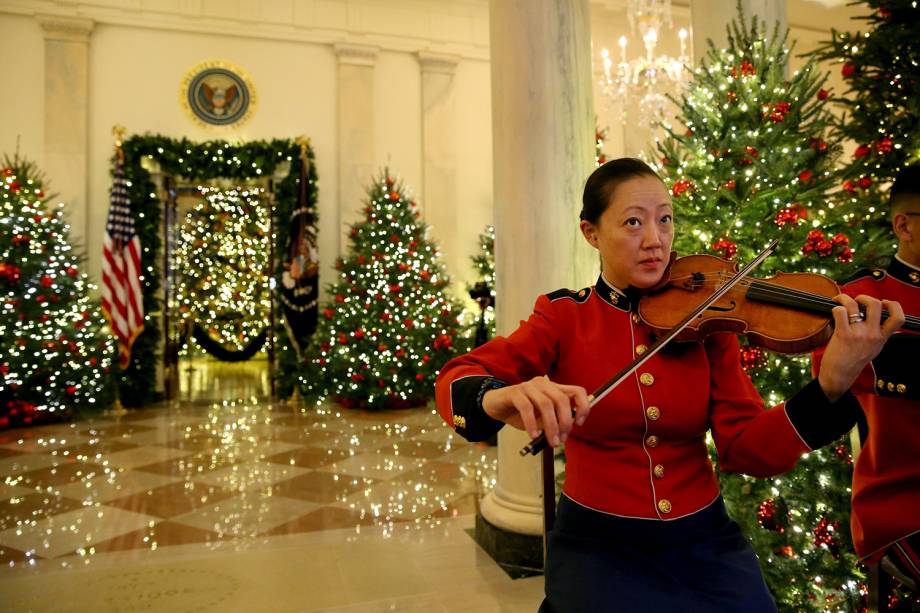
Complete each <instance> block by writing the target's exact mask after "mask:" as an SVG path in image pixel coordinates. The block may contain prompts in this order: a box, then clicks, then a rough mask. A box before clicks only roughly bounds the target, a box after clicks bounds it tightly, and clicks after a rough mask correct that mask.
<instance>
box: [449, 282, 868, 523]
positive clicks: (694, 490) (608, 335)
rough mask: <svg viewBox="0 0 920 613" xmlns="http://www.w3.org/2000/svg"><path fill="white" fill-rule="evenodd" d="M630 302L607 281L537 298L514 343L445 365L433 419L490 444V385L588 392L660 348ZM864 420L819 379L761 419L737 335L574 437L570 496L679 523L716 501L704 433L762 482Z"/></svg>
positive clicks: (659, 377)
mask: <svg viewBox="0 0 920 613" xmlns="http://www.w3.org/2000/svg"><path fill="white" fill-rule="evenodd" d="M634 303H635V299H632V298H630V297H628V296H626V295H623V294H621V293H618V292H616V291H615V290H614V289H613V288H611V287H610V286H608V285H607V284H606V283H605V282H604V280H603V278H601V279H599V280H598V283H597V285H596V286H595V287H593V288H586V289H583V290H581V291H578V292H573V291H569V290H559V291H557V292H553V293H551V294H548V295H544V296H541V297H540V298H539V299H537V302H536V306H535V307H534V312H533V314H532V315H531V316H530V318H529V319H528V320H527V321H524V322H521V325H520V327H519V328H518V329H517V330H516V331H515V332H514V333H512V334H511V335H510V336H508V337H507V338H504V337H498V338H495V339H494V340H492V341H490V342H489V343H487V344H485V345H483V346H481V347H479V348H477V349H475V350H474V351H472V352H470V353H468V354H466V355H463V356H460V357H457V358H455V359H453V360H451V361H450V362H448V363H447V364H446V365H445V366H444V368H443V369H442V371H441V374H440V375H439V377H438V382H437V387H436V397H437V398H436V399H437V405H438V411H439V412H440V414H441V416H442V417H443V418H444V419H445V420H446V421H447V422H448V423H449V424H451V425H453V426H454V427H455V429H456V430H457V432H458V433H460V434H461V435H462V436H464V437H466V438H468V439H470V440H483V439H485V438H488V437H489V436H491V435H492V434H494V433H495V432H497V431H498V430H499V429H500V428H501V427H502V425H503V424H502V422H499V421H496V420H493V419H491V418H490V417H489V416H488V415H486V414H485V412H484V411H483V409H482V396H483V395H484V393H485V392H486V391H488V390H489V389H490V388H491V387H500V386H502V385H506V384H515V383H519V382H522V381H525V380H528V379H531V378H533V377H535V376H539V375H544V374H545V375H548V376H549V378H550V379H552V380H553V381H556V382H558V383H565V384H573V385H581V386H583V387H584V388H585V389H586V390H588V392H589V393H590V392H591V391H593V390H594V389H596V388H597V387H599V386H600V385H601V384H602V383H604V382H605V381H606V380H607V379H609V378H610V377H611V376H612V375H613V374H615V373H616V372H617V371H619V370H620V369H621V368H622V367H623V366H625V365H626V364H627V363H629V362H630V361H631V360H633V359H634V358H635V357H636V355H637V354H639V353H642V352H643V351H645V349H646V348H647V347H648V346H650V345H651V344H652V343H653V338H652V331H651V329H649V328H648V327H647V326H645V325H644V324H642V323H640V322H639V319H638V316H636V315H635V313H634V308H633V307H634ZM858 413H859V405H858V403H857V402H856V399H855V398H854V397H853V396H852V395H850V394H847V395H846V396H844V398H842V399H841V400H838V402H837V403H835V404H834V405H831V404H830V403H829V401H828V400H827V398H826V396H825V395H824V393H823V391H822V390H821V388H820V386H818V384H817V381H813V382H812V383H810V384H809V385H808V386H806V387H805V388H804V389H803V390H802V391H801V392H800V393H799V394H797V395H796V396H795V397H794V398H793V399H790V400H789V401H788V402H786V403H785V404H784V405H780V406H777V407H775V408H773V409H771V410H768V411H765V410H764V406H763V403H762V401H761V399H760V396H759V395H758V394H757V392H756V390H755V389H754V386H753V385H752V384H751V381H750V379H749V378H748V377H747V375H746V374H745V373H744V371H743V370H742V368H741V363H740V359H739V348H738V341H737V339H736V337H735V336H734V335H730V334H719V335H715V336H713V337H710V339H709V340H707V341H706V342H705V343H700V342H692V343H680V344H676V345H673V346H672V347H670V348H665V350H663V351H662V352H659V353H658V354H656V355H655V356H654V357H653V358H651V360H649V361H648V362H647V363H646V364H645V365H644V366H643V367H642V368H641V369H640V370H639V371H638V372H636V373H635V375H634V376H633V377H632V378H631V379H629V380H627V381H625V382H624V383H623V384H621V385H620V386H619V387H618V388H616V389H614V390H613V391H612V392H610V393H609V394H608V395H607V396H606V397H605V398H604V399H603V400H602V401H601V402H599V403H598V404H597V405H595V406H594V408H593V409H592V410H591V414H590V416H589V417H588V419H587V421H586V422H585V423H584V425H582V426H580V427H579V426H575V427H574V429H573V430H572V433H571V434H570V436H569V438H568V441H567V442H566V481H565V486H564V492H565V494H566V495H567V496H568V497H569V498H571V499H572V500H574V501H576V502H578V503H580V504H582V505H584V506H587V507H590V508H592V509H595V510H599V511H603V512H606V513H612V514H615V515H620V516H625V517H639V518H648V519H661V520H669V519H676V518H678V517H682V516H685V515H688V514H691V513H694V512H696V511H698V510H700V509H702V508H704V507H706V506H707V505H709V504H710V503H711V502H712V501H713V500H714V499H715V498H716V497H717V496H718V495H719V486H718V482H717V480H716V478H715V475H714V473H713V469H712V465H711V463H710V461H709V456H708V453H707V448H706V438H705V437H706V432H707V431H711V432H712V435H713V438H714V440H715V444H716V446H717V448H718V451H719V462H720V465H721V468H722V469H723V470H727V471H736V472H743V473H747V474H749V475H753V476H759V477H766V476H772V475H777V474H780V473H783V472H786V471H788V470H790V469H792V468H793V467H794V466H795V463H796V461H797V459H798V458H799V457H800V456H801V455H802V454H803V453H805V452H807V451H809V450H810V449H812V448H815V447H817V446H822V445H825V444H827V443H829V442H831V441H833V440H834V439H836V438H837V437H838V436H840V435H841V434H842V433H844V432H846V431H848V430H849V429H851V428H852V427H853V425H854V423H855V419H856V416H857V415H858Z"/></svg>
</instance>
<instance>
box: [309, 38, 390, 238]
mask: <svg viewBox="0 0 920 613" xmlns="http://www.w3.org/2000/svg"><path fill="white" fill-rule="evenodd" d="M377 51H378V50H377V47H371V46H367V45H350V44H336V45H335V53H336V56H337V57H338V60H339V66H338V101H337V105H338V108H337V123H338V126H337V127H338V146H339V176H338V183H339V184H338V189H339V206H338V219H336V220H333V221H334V222H335V224H336V231H335V232H333V233H330V234H333V235H334V237H335V240H336V244H335V245H328V246H327V247H328V251H327V250H325V249H323V248H322V247H321V250H323V252H325V253H329V252H332V253H335V254H336V255H337V256H343V255H345V252H346V251H347V249H348V242H347V236H348V226H349V224H352V223H355V222H357V221H359V220H360V218H361V210H362V209H363V206H364V205H363V203H364V199H365V196H366V195H367V192H366V188H367V187H368V184H369V182H370V181H371V179H373V177H374V175H376V173H377V170H378V166H379V164H380V162H379V161H378V160H375V159H374V63H375V62H376V59H377Z"/></svg>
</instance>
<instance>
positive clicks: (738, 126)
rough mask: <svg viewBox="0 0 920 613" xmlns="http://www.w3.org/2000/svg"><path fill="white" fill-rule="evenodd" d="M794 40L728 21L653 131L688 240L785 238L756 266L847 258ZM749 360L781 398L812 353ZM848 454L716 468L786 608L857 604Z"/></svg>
mask: <svg viewBox="0 0 920 613" xmlns="http://www.w3.org/2000/svg"><path fill="white" fill-rule="evenodd" d="M790 53H791V49H790V48H787V46H786V36H785V35H783V36H781V35H780V33H779V32H778V31H777V30H774V32H773V33H772V35H771V36H770V37H769V38H767V36H766V32H765V31H764V29H763V28H762V27H761V26H760V25H759V24H758V23H757V21H756V20H753V21H751V22H747V21H746V20H745V19H744V18H743V17H741V18H740V19H739V20H738V21H736V22H735V23H733V24H731V25H730V27H729V41H728V46H727V48H726V49H716V48H715V47H714V46H713V45H712V43H711V42H710V45H709V51H708V53H707V56H706V58H705V60H704V61H703V62H702V65H701V66H700V67H699V68H697V69H696V70H694V73H693V78H692V80H691V83H690V84H689V88H688V90H687V93H686V94H685V96H684V97H683V99H682V101H681V111H682V117H681V119H682V121H683V124H684V127H683V128H680V129H678V128H675V127H669V128H668V129H667V130H666V131H667V134H668V136H667V137H666V139H665V140H664V141H663V142H660V143H659V144H658V153H657V157H660V162H659V164H658V169H659V170H660V172H661V174H662V176H663V177H665V179H666V181H667V182H668V185H669V186H670V187H671V190H672V195H673V200H674V209H675V219H676V224H677V227H678V228H679V231H678V232H677V237H678V238H677V240H676V241H675V249H677V251H678V253H679V254H682V255H683V254H692V253H708V254H712V255H718V256H721V257H724V258H728V259H731V260H735V261H738V262H741V263H746V262H748V261H750V260H751V259H752V258H753V256H754V255H755V254H756V253H757V252H759V251H760V250H761V249H763V247H765V245H766V243H767V242H769V241H770V240H771V239H773V238H778V239H779V241H780V242H779V247H778V249H777V251H776V253H775V254H774V255H773V256H771V257H770V258H768V259H767V261H766V262H765V263H764V264H763V265H762V266H761V268H760V269H759V270H758V271H757V272H756V276H758V277H768V276H770V275H772V274H773V273H775V272H777V271H786V272H804V271H810V272H822V273H826V274H829V275H830V276H832V277H839V276H841V275H842V274H844V271H845V270H847V269H852V268H853V264H852V263H851V262H852V259H853V251H852V248H851V247H850V239H849V237H848V235H846V234H843V233H834V232H832V231H831V230H830V228H831V227H832V224H833V221H834V219H835V217H836V216H837V214H838V213H837V212H836V211H835V210H834V208H833V205H832V204H828V203H827V198H826V192H827V191H828V190H829V189H831V188H832V187H833V186H835V185H836V184H837V178H836V175H835V172H834V170H833V166H834V160H835V158H836V157H837V155H838V148H837V147H836V146H834V145H832V144H829V143H828V131H829V128H830V124H831V122H832V116H831V114H830V112H829V110H828V108H827V92H826V91H825V90H824V89H823V88H822V86H823V83H824V80H825V78H826V76H822V75H821V74H819V71H818V69H817V67H816V64H815V61H814V60H812V61H809V62H808V63H807V64H806V65H805V66H804V67H803V68H802V69H801V70H800V71H798V72H795V73H793V74H791V75H788V76H787V66H788V61H789V57H790ZM742 363H743V366H744V368H745V370H746V371H747V373H748V374H749V375H750V376H751V378H752V379H753V381H754V384H755V386H756V387H757V389H758V390H759V391H760V392H761V394H762V395H763V396H764V400H765V402H766V403H767V405H775V404H777V403H779V402H781V401H782V400H784V399H787V398H789V397H790V396H791V395H792V394H793V393H795V392H796V391H798V390H799V389H801V388H802V387H803V386H804V385H805V384H806V383H807V381H808V380H809V379H810V378H811V369H810V362H809V359H808V356H807V355H806V356H781V355H775V354H770V353H767V352H765V351H763V350H762V349H760V348H757V347H751V346H743V347H742ZM851 470H852V469H851V462H850V461H849V449H848V447H847V446H846V445H845V444H844V443H843V442H842V441H841V443H839V444H837V445H836V446H832V447H830V448H826V449H822V450H819V451H815V452H812V453H810V454H808V455H807V456H806V457H804V458H802V459H801V460H800V462H799V467H798V468H797V469H796V470H794V471H793V472H791V473H789V474H787V475H783V476H781V477H778V478H775V479H766V480H756V479H752V478H747V477H744V476H741V475H732V474H725V473H723V474H721V475H720V480H721V482H722V490H723V493H724V496H725V499H726V503H727V506H728V508H729V512H730V513H731V515H732V516H733V517H734V518H735V519H736V520H737V521H738V522H739V523H740V524H741V526H742V528H743V529H744V531H745V533H746V534H747V535H748V537H749V538H750V539H751V541H752V542H753V544H754V547H755V550H756V551H757V553H758V556H759V558H760V561H761V566H762V568H763V571H764V575H765V576H766V579H767V582H768V585H769V587H770V588H771V590H772V592H773V594H774V596H775V597H776V600H777V603H778V604H779V607H780V609H781V610H824V609H826V610H833V611H836V610H849V609H850V608H851V607H852V606H853V605H854V604H855V603H856V602H857V601H858V600H859V598H860V594H859V590H858V585H859V581H860V579H861V576H860V574H859V571H858V570H857V568H856V560H855V556H854V554H853V553H852V545H851V541H850V536H849V506H850V479H851Z"/></svg>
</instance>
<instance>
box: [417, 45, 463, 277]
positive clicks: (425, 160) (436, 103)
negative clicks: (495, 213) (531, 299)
mask: <svg viewBox="0 0 920 613" xmlns="http://www.w3.org/2000/svg"><path fill="white" fill-rule="evenodd" d="M458 60H459V58H458V57H457V56H453V55H445V54H440V53H432V52H429V51H420V52H419V53H418V61H419V68H420V69H421V86H422V87H421V89H422V194H421V206H422V211H423V213H424V216H425V222H426V223H428V224H429V225H430V226H431V230H432V235H433V237H434V239H435V240H436V241H437V243H438V245H439V247H440V249H441V255H442V258H443V261H444V263H445V265H446V266H447V272H448V274H450V275H451V278H452V279H453V280H454V282H455V285H457V283H456V282H457V281H458V280H459V278H460V277H462V276H463V273H464V272H466V270H467V269H468V268H470V266H469V263H468V260H467V261H465V260H466V256H465V254H466V251H468V250H464V249H463V246H462V245H461V244H459V240H460V237H459V236H458V232H457V228H458V227H460V226H459V225H458V222H459V219H460V216H461V215H463V210H462V209H461V208H460V207H461V206H462V205H461V203H460V202H458V198H457V153H456V151H457V124H456V111H455V108H456V94H455V93H454V72H455V71H456V69H457V61H458ZM474 246H475V245H474ZM461 286H462V283H461Z"/></svg>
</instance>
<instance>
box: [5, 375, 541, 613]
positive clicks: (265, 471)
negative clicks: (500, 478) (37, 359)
mask: <svg viewBox="0 0 920 613" xmlns="http://www.w3.org/2000/svg"><path fill="white" fill-rule="evenodd" d="M267 391H268V378H267V374H266V372H265V368H264V363H259V362H257V361H254V362H252V363H247V364H230V365H228V364H218V363H212V362H208V361H207V360H197V361H195V362H194V363H193V369H191V370H190V369H188V365H186V368H185V369H184V372H183V381H182V390H181V392H180V394H179V398H178V399H177V400H176V401H174V402H171V403H164V404H162V405H160V406H156V407H151V408H148V409H144V410H139V411H131V412H129V413H128V414H127V415H124V416H120V417H118V416H113V415H103V416H99V417H98V418H94V419H92V420H90V421H80V422H77V423H72V424H59V425H49V426H43V427H37V428H31V429H24V430H10V431H5V432H0V480H2V481H0V610H4V611H5V610H10V611H89V610H93V611H186V610H189V611H191V610H195V611H321V610H322V611H325V610H331V611H353V612H358V611H368V612H371V611H534V610H536V608H537V606H538V605H539V602H540V598H541V594H542V579H541V578H540V577H534V578H530V579H519V580H514V581H512V580H511V579H510V578H508V576H507V575H506V574H505V573H504V572H503V571H502V570H501V569H500V568H499V567H498V566H497V565H496V564H495V563H494V562H493V561H492V560H491V558H489V557H488V555H486V554H485V553H484V552H483V551H482V550H481V549H480V548H479V547H478V546H477V545H476V544H475V543H474V541H473V540H472V539H471V537H470V536H469V534H468V530H469V529H470V528H471V527H472V525H473V519H474V514H475V510H476V506H477V504H478V501H479V499H480V498H481V497H482V496H483V495H484V494H485V493H486V492H487V491H488V490H489V489H490V488H491V487H492V485H493V484H494V479H495V471H496V453H495V448H493V447H488V446H484V445H474V444H470V443H467V442H466V441H463V440H462V439H460V438H458V437H457V436H456V435H453V434H452V432H451V431H450V430H449V429H448V428H447V427H446V426H444V425H443V423H442V422H441V421H440V419H439V418H438V416H437V415H436V414H435V413H434V412H433V410H432V409H431V408H430V407H422V408H417V409H408V410H400V411H390V412H366V411H358V410H345V409H341V408H339V407H336V406H324V407H318V408H317V407H304V406H293V405H291V404H287V403H272V402H270V401H269V400H268V399H267Z"/></svg>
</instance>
